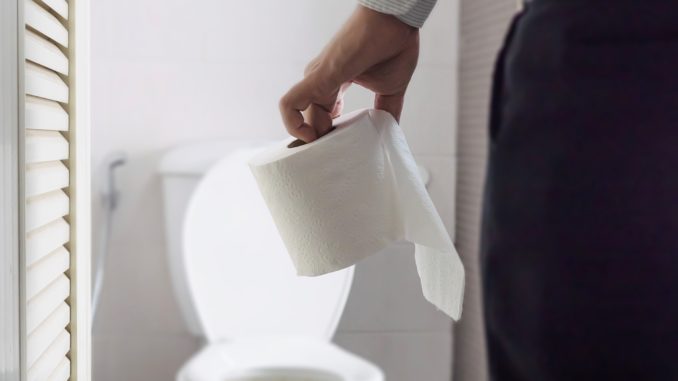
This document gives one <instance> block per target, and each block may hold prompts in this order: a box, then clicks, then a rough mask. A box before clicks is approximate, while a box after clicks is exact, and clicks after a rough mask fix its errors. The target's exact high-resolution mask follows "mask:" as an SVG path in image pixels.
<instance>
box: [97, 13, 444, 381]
mask: <svg viewBox="0 0 678 381" xmlns="http://www.w3.org/2000/svg"><path fill="white" fill-rule="evenodd" d="M354 6H355V3H354V1H353V0H335V1H317V0H288V1H279V0H262V1H258V2H256V5H255V4H254V3H253V2H247V1H238V2H232V1H228V2H226V1H222V0H198V1H185V0H167V1H157V0H97V1H94V2H92V20H91V25H92V118H93V136H92V144H93V147H92V148H93V160H94V174H93V175H94V180H95V184H94V185H95V188H94V189H95V191H96V190H97V189H98V186H99V185H100V180H101V175H102V174H103V172H102V171H101V168H100V164H101V162H102V160H103V158H104V157H105V156H106V155H108V154H109V153H110V152H112V151H119V150H123V151H125V152H127V153H128V163H127V164H126V165H125V166H124V167H123V168H121V169H120V170H119V172H118V174H119V185H120V187H121V189H122V198H121V204H120V209H119V212H118V214H117V215H116V216H115V224H114V229H113V234H112V237H111V245H110V258H109V261H108V263H107V265H108V266H107V269H108V270H107V273H106V279H105V283H104V289H103V293H102V300H101V307H100V308H101V309H100V311H99V314H98V318H97V321H96V322H95V326H94V337H93V339H94V354H93V358H94V380H95V381H108V380H125V381H136V380H139V381H156V380H158V381H160V380H170V379H172V378H173V375H174V372H175V371H176V369H178V368H179V366H180V365H181V364H182V363H183V362H184V361H185V360H186V359H187V358H188V357H189V356H190V355H191V354H192V353H193V352H195V351H196V350H197V348H198V347H199V344H198V340H196V339H195V338H193V337H191V336H190V335H189V334H188V333H187V331H186V328H185V327H184V325H183V322H182V320H181V317H180V315H179V310H178V307H177V305H176V303H175V301H174V296H173V293H172V288H171V283H170V279H169V274H168V268H167V262H166V259H165V258H166V254H165V250H166V249H165V241H164V236H163V225H162V224H163V220H162V218H163V210H162V204H161V194H160V182H159V178H158V176H157V175H156V173H155V170H156V168H157V165H158V160H159V158H160V157H161V155H162V153H163V152H164V151H166V150H167V149H168V148H170V147H172V146H175V145H178V144H183V143H186V142H188V141H196V140H206V139H213V138H250V139H279V138H282V137H284V136H285V132H284V130H283V129H282V128H281V125H280V121H279V117H278V112H277V101H278V98H279V97H280V96H281V95H282V94H283V93H284V92H285V91H286V90H287V88H288V87H289V86H290V85H292V84H293V83H294V82H295V81H297V80H298V79H299V78H300V76H301V73H302V71H303V68H304V66H305V64H306V62H307V61H308V60H309V59H311V58H312V57H313V56H314V55H315V54H316V53H317V52H318V51H319V50H320V49H321V47H322V46H323V45H324V43H325V42H326V41H327V40H328V39H329V38H330V36H331V35H332V34H333V32H334V31H335V30H336V29H337V28H338V27H339V25H340V24H341V23H342V22H343V20H344V19H345V17H346V16H347V15H348V14H349V13H350V12H351V11H352V9H353V8H354ZM456 19H457V0H439V4H438V6H437V9H436V10H435V12H434V13H433V15H432V16H431V19H430V20H429V22H428V23H427V25H426V26H425V28H424V29H423V30H422V36H421V41H422V42H421V45H422V46H421V58H420V64H419V68H418V70H417V73H416V74H415V76H414V78H413V81H412V84H411V88H410V90H409V92H408V94H407V100H406V108H405V111H404V113H403V116H402V125H403V128H404V130H405V133H406V135H407V137H408V139H409V141H410V144H411V147H412V149H413V151H414V152H415V154H416V156H417V160H418V161H419V162H420V163H422V164H424V165H425V166H426V167H427V168H428V169H429V170H430V171H431V183H430V187H429V191H430V193H431V195H432V197H433V198H434V201H435V203H436V207H437V208H438V210H439V212H440V213H441V215H442V216H443V220H444V222H445V224H446V226H447V227H448V229H449V230H450V231H453V219H454V174H455V172H454V163H455V158H454V155H455V146H456V143H455V121H456V112H457V110H456V106H455V104H456V81H457V78H456V72H457V70H456V68H457V54H456V50H457V26H456ZM346 104H347V110H351V109H355V108H362V107H369V106H371V105H372V97H371V95H370V94H369V93H368V92H366V91H364V90H360V89H358V88H355V89H352V90H351V91H350V92H349V94H348V99H347V102H346ZM93 199H94V201H95V205H94V207H95V222H96V221H101V211H100V210H99V207H100V205H99V203H98V198H97V197H96V195H95V197H94V198H93ZM96 228H97V227H96V226H95V233H96ZM97 237H99V235H97ZM99 238H100V237H99ZM95 247H98V246H95ZM411 251H412V247H411V246H409V245H406V244H402V245H396V246H395V247H393V248H391V249H389V250H386V251H384V252H383V253H380V254H378V255H376V256H374V257H372V258H369V259H366V260H365V261H363V262H361V263H360V264H359V265H358V267H357V271H356V277H355V283H354V286H353V289H352V291H351V296H350V298H349V302H348V305H347V308H346V311H345V314H344V316H343V318H342V320H341V323H340V327H339V332H338V333H337V336H336V341H337V342H338V343H339V344H340V345H341V346H343V347H345V348H347V349H348V350H350V351H353V352H355V353H358V354H359V355H363V356H365V357H367V358H369V359H371V360H373V361H374V362H376V363H377V364H378V365H380V366H381V367H382V368H383V369H384V370H385V372H386V374H387V377H388V380H389V381H411V380H426V381H445V380H449V379H450V374H451V373H450V371H451V366H452V357H451V356H452V354H451V350H452V337H451V329H450V328H451V322H450V320H449V319H447V318H446V317H444V315H443V314H442V313H440V312H438V311H436V309H435V308H434V307H433V306H431V305H430V304H428V303H427V302H425V301H424V299H423V297H422V295H421V290H420V285H419V282H418V278H417V274H416V269H415V267H414V259H413V257H412V255H411Z"/></svg>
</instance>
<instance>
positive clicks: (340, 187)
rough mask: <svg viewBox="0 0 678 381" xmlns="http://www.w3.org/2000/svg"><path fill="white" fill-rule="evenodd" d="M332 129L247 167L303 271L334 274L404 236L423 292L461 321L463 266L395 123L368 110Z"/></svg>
mask: <svg viewBox="0 0 678 381" xmlns="http://www.w3.org/2000/svg"><path fill="white" fill-rule="evenodd" d="M334 126H335V130H334V131H332V132H330V133H329V134H327V135H325V136H323V137H321V138H320V139H318V140H316V141H314V142H312V143H309V144H304V145H295V144H294V143H293V141H292V139H288V140H286V141H285V142H284V143H283V144H281V145H280V146H276V147H274V148H272V149H269V150H266V151H264V152H262V153H261V154H259V155H257V156H255V157H254V158H253V159H252V160H251V161H250V163H249V165H250V168H251V170H252V173H253V174H254V177H255V178H256V180H257V183H258V184H259V189H260V190H261V193H262V195H263V198H264V200H265V201H266V204H267V205H268V207H269V209H270V211H271V215H272V216H273V220H274V221H275V224H276V226H277V228H278V231H279V232H280V235H281V237H282V240H283V242H284V243H285V246H286V247H287V250H288V252H289V255H290V256H291V258H292V262H293V263H294V266H295V267H296V270H297V273H298V274H299V275H306V276H316V275H321V274H325V273H328V272H332V271H336V270H339V269H342V268H344V267H347V266H351V265H353V264H355V263H356V262H358V261H359V260H361V259H363V258H365V257H367V256H369V255H371V254H374V253H377V252H379V251H380V250H382V249H384V248H385V247H387V246H388V245H389V244H391V243H393V242H395V241H399V240H403V239H405V240H408V241H411V242H413V243H414V244H415V259H416V264H417V270H418V272H419V276H420V278H421V285H422V290H423V293H424V296H425V297H426V299H427V300H429V301H430V302H431V303H433V304H434V305H436V306H437V307H438V308H440V309H441V310H442V311H444V312H445V313H446V314H448V315H449V316H451V317H452V318H453V319H454V320H458V319H459V317H460V315H461V306H462V299H463V292H464V268H463V266H462V263H461V261H460V260H459V257H458V255H457V252H456V250H455V249H454V246H453V244H452V240H451V239H450V236H449V235H448V233H447V231H446V230H445V227H444V225H443V222H442V220H441V219H440V216H439V215H438V213H437V212H436V209H435V207H434V206H433V202H432V201H431V198H430V197H429V195H428V193H427V191H426V188H425V186H424V184H423V183H422V181H421V179H420V177H419V173H418V171H417V165H416V163H415V161H414V158H413V157H412V153H411V152H410V149H409V147H408V145H407V142H406V140H405V136H404V135H403V132H402V130H401V129H400V127H399V126H398V124H397V122H396V121H395V120H394V119H393V117H392V116H391V115H390V114H389V113H387V112H384V111H379V110H362V111H356V112H353V113H351V114H347V115H345V116H342V117H340V118H337V119H336V120H335V122H334ZM288 146H290V147H292V148H290V147H288Z"/></svg>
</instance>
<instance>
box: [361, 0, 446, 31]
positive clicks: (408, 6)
mask: <svg viewBox="0 0 678 381" xmlns="http://www.w3.org/2000/svg"><path fill="white" fill-rule="evenodd" d="M436 1H437V0H358V2H359V3H360V4H361V5H363V6H365V7H367V8H370V9H373V10H375V11H377V12H381V13H386V14H389V15H393V16H395V17H397V18H398V19H400V21H402V22H404V23H406V24H408V25H410V26H413V27H415V28H420V27H421V26H422V25H424V22H425V21H426V19H427V18H428V15H429V14H430V13H431V10H433V7H434V6H435V4H436Z"/></svg>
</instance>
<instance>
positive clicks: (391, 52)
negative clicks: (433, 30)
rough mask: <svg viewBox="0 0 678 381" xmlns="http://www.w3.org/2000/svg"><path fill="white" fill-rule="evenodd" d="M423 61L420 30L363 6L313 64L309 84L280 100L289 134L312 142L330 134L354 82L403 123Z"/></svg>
mask: <svg viewBox="0 0 678 381" xmlns="http://www.w3.org/2000/svg"><path fill="white" fill-rule="evenodd" d="M418 57H419V30H418V29H417V28H414V27H411V26H409V25H407V24H405V23H403V22H402V21H400V20H398V19H397V18H395V17H393V16H390V15H386V14H383V13H379V12H376V11H373V10H371V9H368V8H365V7H363V6H358V8H357V9H356V10H355V12H353V14H352V15H351V17H350V18H349V19H348V21H347V22H346V23H345V24H344V26H343V27H342V28H341V29H340V30H339V32H337V34H336V35H335V36H334V38H333V39H332V40H331V41H330V42H329V44H328V45H327V46H326V47H325V48H324V49H323V51H322V52H321V53H320V55H319V56H318V57H316V58H315V59H314V60H312V61H311V62H310V63H309V64H308V66H307V67H306V70H305V73H304V79H303V80H302V81H301V82H299V83H297V84H296V85H294V86H293V87H292V88H291V89H290V90H289V91H288V92H287V94H285V95H284V96H283V97H282V98H281V99H280V113H281V114H282V118H283V122H284V123H285V127H286V128H287V131H288V132H289V134H290V135H292V136H294V137H296V138H298V139H301V140H303V141H304V142H307V143H308V142H311V141H313V140H315V139H317V138H319V137H321V136H322V135H324V134H326V133H327V132H329V130H330V129H331V128H332V119H333V118H336V117H338V116H339V115H341V111H342V108H343V96H344V93H345V91H346V90H347V89H348V87H349V86H350V85H351V83H356V84H358V85H361V86H363V87H365V88H367V89H369V90H371V91H372V92H374V108H376V109H379V110H384V111H388V112H389V113H391V115H393V117H394V118H395V119H396V120H399V119H400V113H401V111H402V109H403V101H404V97H405V91H406V90H407V85H408V84H409V82H410V79H411V78H412V73H414V69H415V68H416V66H417V59H418Z"/></svg>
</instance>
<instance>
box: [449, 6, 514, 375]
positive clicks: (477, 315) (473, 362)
mask: <svg viewBox="0 0 678 381" xmlns="http://www.w3.org/2000/svg"><path fill="white" fill-rule="evenodd" d="M460 5H461V9H460V33H459V34H460V39H461V40H460V46H461V49H460V53H459V58H460V72H459V100H460V103H459V126H458V137H457V142H458V143H457V144H458V149H457V152H458V168H457V202H456V244H457V249H458V250H459V254H460V256H461V258H462V261H463V262H464V266H465V267H466V295H465V297H464V299H465V300H464V318H463V319H462V320H461V321H460V323H459V324H457V325H456V326H455V336H454V338H455V350H454V353H455V359H454V375H455V378H454V379H455V380H459V381H484V380H487V379H488V375H487V366H486V351H485V335H484V327H483V315H482V304H481V290H480V272H479V266H478V265H479V258H478V249H479V238H480V213H481V199H482V192H483V184H484V180H485V164H486V155H487V130H488V125H487V123H488V116H489V114H488V111H489V99H490V85H491V79H492V71H493V66H494V61H495V56H496V54H497V51H498V49H499V47H500V45H501V43H502V42H503V39H504V34H505V32H506V29H507V26H508V23H509V21H510V19H511V17H512V16H513V15H514V14H515V12H516V1H515V0H461V2H460Z"/></svg>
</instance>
